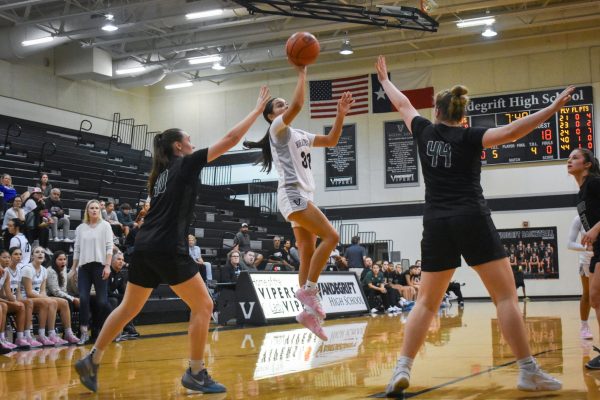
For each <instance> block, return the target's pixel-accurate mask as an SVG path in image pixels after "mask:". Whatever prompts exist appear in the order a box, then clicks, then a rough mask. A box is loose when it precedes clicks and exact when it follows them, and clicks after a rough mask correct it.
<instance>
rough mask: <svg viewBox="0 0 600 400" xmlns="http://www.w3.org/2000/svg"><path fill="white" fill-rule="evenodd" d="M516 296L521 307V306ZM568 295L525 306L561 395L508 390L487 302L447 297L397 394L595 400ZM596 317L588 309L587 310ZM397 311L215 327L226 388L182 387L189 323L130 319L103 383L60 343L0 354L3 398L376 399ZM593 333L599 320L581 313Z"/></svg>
mask: <svg viewBox="0 0 600 400" xmlns="http://www.w3.org/2000/svg"><path fill="white" fill-rule="evenodd" d="M523 306H524V305H523V303H521V307H523ZM578 307H579V304H578V302H576V301H560V302H531V303H528V304H527V305H526V317H527V319H526V320H527V327H528V330H529V334H530V343H531V346H532V350H533V352H534V353H535V354H537V356H536V357H537V359H538V361H539V362H540V364H541V365H542V367H543V368H544V369H546V370H547V371H549V372H551V373H552V374H553V375H555V376H556V377H558V378H559V379H561V380H562V381H563V385H564V388H563V390H562V391H560V392H553V393H550V392H545V393H544V392H540V393H526V392H520V391H518V390H516V388H515V385H516V379H517V367H516V365H515V363H514V359H513V358H512V355H511V353H510V350H509V348H508V346H507V345H506V343H505V342H504V341H503V340H502V339H501V337H500V335H499V331H498V327H497V324H496V320H495V310H494V307H493V305H492V304H491V303H488V302H481V303H479V302H473V303H469V302H467V303H466V307H465V309H464V311H459V310H458V309H457V307H456V305H453V306H452V308H450V309H449V310H448V311H444V312H442V313H441V314H440V316H439V318H437V319H436V320H435V321H434V324H433V325H432V326H431V328H430V330H429V334H428V336H427V341H426V344H425V346H424V347H423V349H422V350H421V352H420V353H419V355H418V356H417V359H416V360H415V365H414V368H413V374H412V382H411V387H410V388H409V390H408V391H407V393H406V394H405V397H406V398H412V397H414V398H417V399H533V398H535V399H543V398H552V399H569V400H572V399H600V389H599V386H600V372H589V371H587V370H585V368H584V367H583V363H584V362H585V361H587V360H588V357H590V356H592V357H594V352H593V350H592V342H593V343H598V340H595V341H582V340H581V339H579V312H578V310H579V308H578ZM592 314H593V313H592ZM404 322H405V317H403V316H402V315H396V316H388V315H378V316H375V317H372V316H362V317H356V318H347V319H338V320H330V321H326V323H325V326H326V330H327V333H328V334H329V338H330V340H329V342H326V343H322V342H321V341H319V340H318V339H317V338H315V336H313V335H312V334H310V333H309V332H308V331H307V330H305V329H301V328H300V326H299V325H297V324H289V325H278V326H270V327H258V328H243V329H231V328H220V329H214V330H213V331H212V332H211V333H210V336H209V345H208V347H207V357H206V359H207V362H208V367H209V371H210V373H211V374H212V375H213V377H214V378H215V379H217V380H218V381H220V382H221V383H223V384H224V385H226V386H227V388H228V393H227V394H226V395H204V396H202V397H200V395H186V394H185V392H183V390H182V388H181V385H180V383H179V380H180V378H181V374H182V372H183V370H184V368H185V367H186V363H187V354H186V350H187V347H188V346H187V337H186V336H185V330H186V326H187V324H165V325H152V326H140V327H138V329H139V331H140V333H141V334H142V337H141V338H139V339H137V340H131V341H126V342H121V343H113V344H112V345H111V346H110V347H109V348H108V350H107V352H106V353H105V356H104V359H103V362H102V365H101V368H100V372H99V384H100V390H99V393H98V394H97V395H93V394H91V393H89V392H88V391H86V390H85V389H84V388H83V387H82V386H80V384H79V381H78V378H77V375H76V373H75V371H74V370H73V367H72V364H73V363H74V362H75V361H76V360H77V359H78V358H79V357H81V356H82V355H83V354H84V353H87V352H88V351H89V349H90V348H91V347H90V346H86V347H85V348H77V347H62V348H52V349H43V350H35V351H28V352H19V353H13V355H12V356H10V357H6V356H0V399H11V400H12V399H92V398H94V399H95V398H98V399H113V398H118V399H174V398H193V397H198V398H205V399H222V398H228V399H306V400H308V399H365V398H374V397H382V391H383V389H384V387H385V385H386V384H387V381H388V379H389V377H390V376H391V372H392V369H393V367H394V365H395V362H396V358H397V355H398V351H399V348H400V344H401V341H402V336H403V327H404ZM590 325H591V326H592V330H593V332H594V336H595V338H598V327H597V324H596V320H595V318H590Z"/></svg>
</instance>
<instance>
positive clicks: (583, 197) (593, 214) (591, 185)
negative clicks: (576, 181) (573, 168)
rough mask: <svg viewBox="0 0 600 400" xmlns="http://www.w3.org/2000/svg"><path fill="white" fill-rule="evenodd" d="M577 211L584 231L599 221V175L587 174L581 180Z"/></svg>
mask: <svg viewBox="0 0 600 400" xmlns="http://www.w3.org/2000/svg"><path fill="white" fill-rule="evenodd" d="M577 212H578V213H579V218H580V219H581V225H583V229H585V231H586V232H587V231H589V230H590V229H591V228H592V227H593V226H594V225H596V224H597V223H598V221H600V177H598V176H590V175H588V177H587V178H585V181H583V185H581V187H580V188H579V193H578V194H577Z"/></svg>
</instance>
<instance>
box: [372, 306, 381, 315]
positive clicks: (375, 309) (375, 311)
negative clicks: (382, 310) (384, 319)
mask: <svg viewBox="0 0 600 400" xmlns="http://www.w3.org/2000/svg"><path fill="white" fill-rule="evenodd" d="M378 311H379V309H377V308H375V307H374V308H371V314H377V312H378Z"/></svg>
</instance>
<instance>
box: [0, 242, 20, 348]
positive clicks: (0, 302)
mask: <svg viewBox="0 0 600 400" xmlns="http://www.w3.org/2000/svg"><path fill="white" fill-rule="evenodd" d="M8 268H10V253H9V252H8V250H2V251H0V354H6V353H10V352H11V351H12V350H14V349H15V348H17V347H18V346H17V345H15V344H12V343H10V342H9V341H8V340H7V339H6V334H5V333H4V328H5V327H6V319H7V317H8V314H9V313H11V314H15V315H16V317H17V330H19V331H20V332H21V334H23V329H25V305H24V304H23V303H19V302H16V301H15V302H9V301H8V300H7V299H6V296H5V295H4V285H5V283H6V281H7V280H8V281H10V279H8V276H9V272H8ZM9 285H10V284H9Z"/></svg>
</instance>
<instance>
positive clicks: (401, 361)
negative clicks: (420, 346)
mask: <svg viewBox="0 0 600 400" xmlns="http://www.w3.org/2000/svg"><path fill="white" fill-rule="evenodd" d="M413 361H414V359H413V358H410V357H406V356H400V357H398V365H400V366H402V367H405V368H406V369H408V370H409V371H410V370H411V368H412V366H413Z"/></svg>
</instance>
